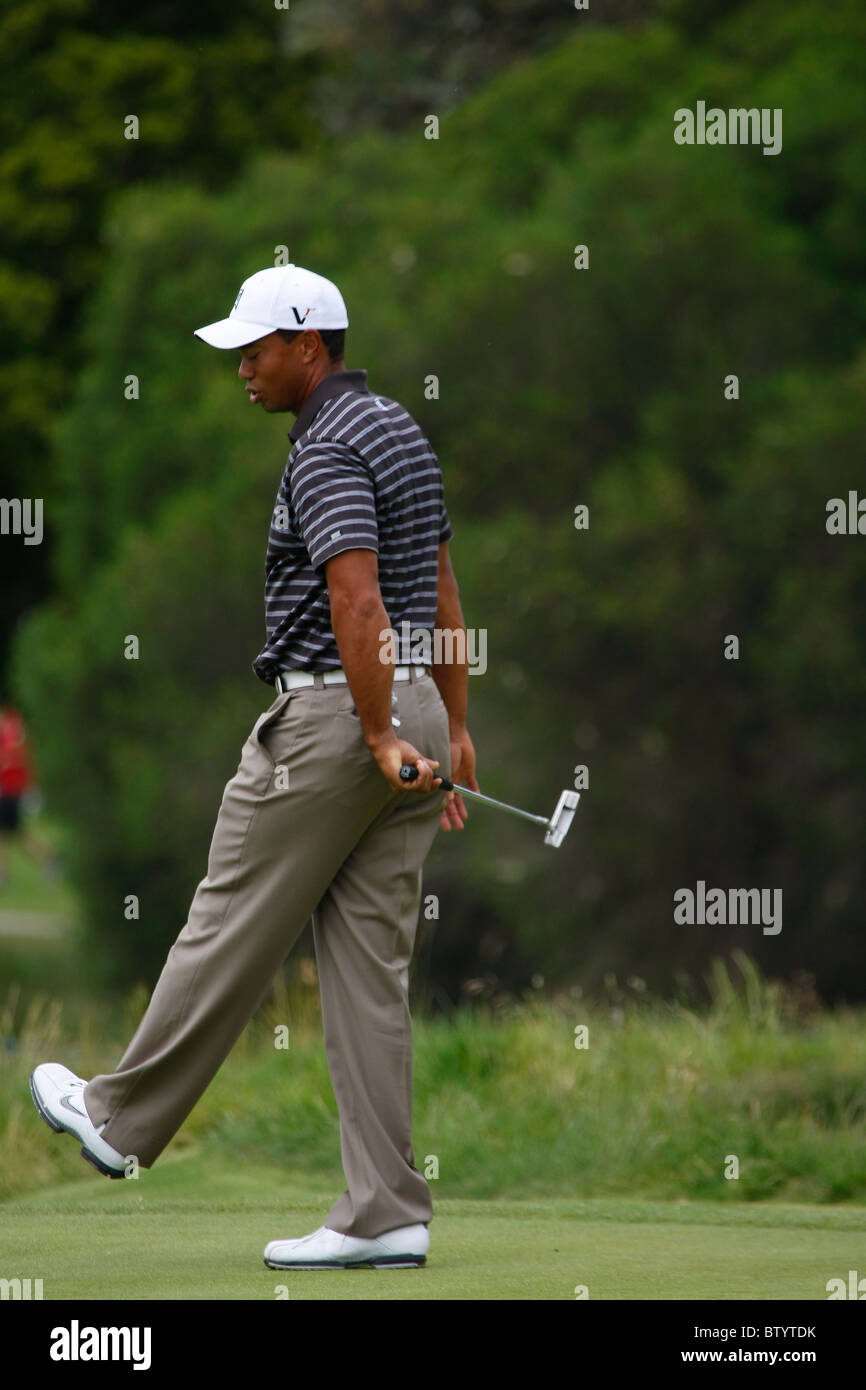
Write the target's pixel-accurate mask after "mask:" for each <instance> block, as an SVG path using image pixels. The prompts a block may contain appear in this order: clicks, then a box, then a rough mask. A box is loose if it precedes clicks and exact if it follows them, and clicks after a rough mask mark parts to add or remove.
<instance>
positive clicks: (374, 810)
mask: <svg viewBox="0 0 866 1390" xmlns="http://www.w3.org/2000/svg"><path fill="white" fill-rule="evenodd" d="M394 695H395V696H396V701H395V703H394V704H393V706H392V708H393V712H394V713H395V714H396V716H397V717H398V718H399V720H400V725H399V728H397V730H396V732H397V733H398V735H399V737H401V738H405V739H407V740H408V741H409V742H410V743H412V744H414V746H415V747H416V748H418V749H419V751H420V752H421V753H423V754H425V755H426V756H427V757H430V758H438V759H439V771H440V772H442V774H443V775H444V776H448V773H449V771H450V742H449V724H448V714H447V710H446V708H445V704H444V702H443V700H442V697H441V695H440V694H439V690H438V688H437V686H436V683H435V681H434V680H433V678H432V676H431V675H430V674H429V673H428V672H427V671H425V669H424V668H414V669H413V672H412V679H411V680H410V681H399V682H398V681H395V682H394ZM444 801H445V793H444V792H441V791H439V792H432V793H428V794H422V793H418V792H412V791H407V792H400V791H395V790H393V789H392V788H391V787H390V786H389V785H388V783H387V782H386V781H385V778H384V777H383V775H382V773H381V771H380V770H379V767H378V765H377V764H376V762H375V761H374V759H373V757H372V755H371V754H370V751H369V749H368V748H367V745H366V743H365V742H364V738H363V732H362V727H361V721H360V719H359V717H358V715H357V714H356V713H355V711H354V706H353V703H352V696H351V692H350V690H349V687H348V685H328V686H325V685H320V684H319V683H318V680H317V684H316V686H309V687H302V688H300V689H294V690H288V691H286V692H284V693H283V694H282V695H278V696H277V698H276V699H275V700H274V702H273V704H272V705H271V706H270V708H269V709H268V710H266V711H265V713H264V714H263V715H261V716H260V717H259V719H258V720H257V721H256V723H255V725H254V727H253V730H252V733H251V734H250V736H249V738H248V739H247V741H246V743H245V744H244V747H243V751H242V755H241V761H240V764H239V766H238V770H237V772H236V774H235V776H234V777H233V778H232V780H231V781H230V782H229V783H228V784H227V786H226V789H225V792H224V794H223V800H222V805H221V807H220V812H219V817H218V819H217V823H216V828H215V830H214V834H213V840H212V842H211V847H210V854H209V857H208V866H207V876H206V877H205V878H204V879H203V880H202V881H201V883H200V884H199V885H198V888H197V889H196V892H195V896H194V898H193V901H192V906H191V908H190V912H189V919H188V921H187V923H186V925H185V926H184V928H183V930H182V931H181V933H180V936H179V937H178V939H177V941H176V942H175V944H174V946H173V947H172V948H171V950H170V952H169V954H168V958H167V960H166V963H165V966H164V968H163V971H162V974H161V975H160V978H159V980H158V982H157V985H156V988H155V990H154V992H153V995H152V997H151V1000H150V1003H149V1005H148V1008H147V1012H146V1013H145V1015H144V1018H143V1019H142V1021H141V1024H140V1025H139V1027H138V1029H137V1031H136V1033H135V1036H134V1037H133V1039H132V1041H131V1043H130V1044H129V1047H128V1048H127V1050H126V1052H125V1054H124V1056H123V1058H122V1059H121V1061H120V1064H119V1066H118V1068H117V1070H116V1071H115V1072H114V1073H110V1074H106V1075H103V1076H96V1077H94V1079H93V1080H92V1081H90V1082H89V1084H88V1085H87V1087H86V1088H85V1091H84V1098H85V1102H86V1105H87V1110H88V1113H89V1115H90V1118H91V1120H92V1121H93V1123H94V1124H95V1125H96V1126H97V1127H98V1126H99V1125H101V1124H102V1123H103V1122H107V1123H106V1127H105V1129H104V1131H103V1134H102V1137H103V1139H104V1140H105V1142H106V1143H107V1144H110V1145H111V1146H112V1147H113V1148H115V1149H117V1150H118V1151H119V1152H120V1153H122V1154H124V1155H125V1156H127V1155H133V1154H134V1155H136V1157H137V1159H138V1162H139V1164H140V1166H141V1167H143V1168H149V1167H150V1166H151V1164H152V1163H153V1162H154V1160H155V1159H156V1158H157V1157H158V1155H159V1154H160V1153H161V1152H162V1150H163V1149H164V1148H165V1146H166V1145H167V1144H168V1142H169V1141H170V1139H171V1138H172V1136H173V1135H174V1134H175V1133H176V1132H177V1130H178V1129H179V1128H180V1126H181V1125H182V1124H183V1122H184V1120H185V1119H186V1117H187V1115H188V1114H189V1112H190V1111H191V1110H192V1108H193V1106H194V1105H195V1103H196V1101H197V1100H198V1099H199V1097H200V1096H201V1094H202V1092H203V1091H204V1090H205V1089H206V1087H207V1086H208V1085H209V1083H210V1082H211V1080H212V1079H213V1077H214V1075H215V1074H216V1072H217V1070H218V1069H219V1067H220V1066H221V1064H222V1062H223V1061H224V1059H225V1058H226V1056H227V1055H228V1053H229V1051H230V1049H231V1047H232V1046H233V1044H234V1043H235V1041H236V1040H237V1038H238V1037H239V1035H240V1033H241V1032H242V1030H243V1028H244V1027H245V1025H246V1023H247V1022H248V1021H249V1019H250V1017H251V1016H252V1014H253V1013H254V1012H255V1010H256V1009H257V1008H258V1007H259V1005H260V1004H261V1003H262V1002H263V1001H264V999H265V998H266V997H267V995H268V993H269V990H270V988H271V986H272V983H273V978H274V975H275V973H276V972H277V970H278V969H279V968H280V966H281V965H282V962H283V961H284V959H285V957H286V955H287V954H288V952H289V951H290V950H291V948H292V946H293V945H294V943H295V941H296V940H297V938H298V936H299V935H300V933H301V931H302V930H303V928H304V926H305V925H306V923H307V922H308V921H309V920H310V918H311V916H312V918H313V935H314V941H315V950H316V962H317V966H318V974H319V982H320V988H321V995H322V1013H323V1022H324V1035H325V1049H326V1053H327V1058H328V1066H329V1070H330V1075H331V1083H332V1085H333V1088H334V1095H335V1098H336V1101H337V1106H338V1108H339V1113H340V1138H341V1149H342V1161H343V1169H344V1172H345V1176H346V1183H347V1189H346V1191H345V1192H344V1193H343V1194H342V1196H341V1197H340V1198H339V1199H338V1200H337V1202H336V1203H335V1204H334V1206H333V1207H332V1208H331V1211H330V1212H329V1214H328V1216H327V1217H326V1218H325V1220H324V1223H323V1224H325V1225H327V1226H329V1227H331V1228H332V1229H333V1230H336V1231H341V1232H342V1233H343V1234H345V1235H352V1236H358V1237H372V1236H376V1235H380V1234H381V1233H382V1232H384V1231H388V1230H393V1229H394V1228H395V1227H398V1226H409V1225H414V1224H415V1223H417V1222H425V1223H426V1222H429V1221H430V1220H431V1219H432V1203H431V1199H430V1191H429V1188H428V1186H427V1183H426V1181H425V1179H424V1177H423V1176H422V1174H421V1173H419V1172H418V1171H417V1169H416V1168H415V1164H414V1155H413V1150H412V1135H411V1130H412V1024H411V1019H410V1014H409V1003H408V982H409V963H410V960H411V957H412V951H413V947H414V943H415V932H416V928H417V923H418V913H419V908H420V900H421V866H422V864H423V862H424V859H425V858H426V855H427V853H428V851H429V849H430V847H431V845H432V843H433V840H434V838H435V835H436V830H437V827H438V823H439V817H440V815H441V812H442V808H443V805H444ZM291 1055H292V1054H291V1052H290V1051H288V1052H276V1051H275V1054H274V1063H273V1067H274V1085H275V1087H276V1086H279V1084H280V1069H281V1068H282V1067H285V1066H287V1065H289V1066H290V1065H291Z"/></svg>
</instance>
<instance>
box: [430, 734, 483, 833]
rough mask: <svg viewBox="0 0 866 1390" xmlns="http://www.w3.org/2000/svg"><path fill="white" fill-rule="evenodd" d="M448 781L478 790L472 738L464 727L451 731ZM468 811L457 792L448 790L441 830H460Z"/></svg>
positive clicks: (474, 790)
mask: <svg viewBox="0 0 866 1390" xmlns="http://www.w3.org/2000/svg"><path fill="white" fill-rule="evenodd" d="M448 780H449V781H450V782H459V783H460V784H461V786H464V787H469V789H470V791H473V792H480V791H481V788H480V787H479V785H478V783H477V782H476V780H475V749H474V748H473V746H472V739H471V738H470V737H469V734H468V733H467V732H466V730H465V729H459V730H454V729H452V731H451V776H450V778H449V779H448ZM468 815H469V812H468V811H467V810H466V803H465V801H464V800H463V797H462V796H461V795H460V793H459V792H448V793H447V794H446V796H445V810H444V811H443V812H442V818H441V820H440V822H439V824H440V825H441V827H442V829H443V830H450V829H451V827H452V826H453V827H454V829H455V830H462V829H463V825H464V822H465V821H466V819H467V817H468Z"/></svg>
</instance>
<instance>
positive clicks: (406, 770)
mask: <svg viewBox="0 0 866 1390" xmlns="http://www.w3.org/2000/svg"><path fill="white" fill-rule="evenodd" d="M436 776H437V777H438V776H439V773H436ZM400 777H401V778H402V780H403V781H404V782H415V781H417V780H418V769H417V767H412V766H411V765H409V764H407V763H404V764H403V766H402V767H401V768H400ZM436 791H443V792H460V794H461V796H471V797H473V799H474V800H475V801H486V802H487V805H488V806H498V807H499V809H500V811H510V812H511V814H512V815H513V816H522V818H523V819H524V820H533V821H535V823H536V825H543V826H545V828H546V831H547V833H546V835H545V837H544V843H545V844H546V845H552V846H553V848H554V849H559V846H560V845H561V844H562V842H563V840H564V839H565V837H566V835H567V834H568V830H569V826H570V825H571V822H572V821H573V820H574V812H575V810H576V808H577V803H578V801H579V800H580V792H573V791H569V789H568V788H566V789H565V791H564V792H562V793H561V795H560V798H559V800H558V802H557V803H556V810H555V811H554V813H553V815H552V816H551V817H550V819H549V820H548V819H547V817H546V816H534V815H532V813H531V811H521V810H520V808H519V806H509V805H508V802H507V801H494V799H493V797H492V796H484V795H483V794H482V793H481V792H474V791H472V790H471V789H470V788H469V787H461V786H460V783H459V782H449V780H448V778H447V777H443V778H442V781H441V782H440V784H439V786H438V787H437V788H436Z"/></svg>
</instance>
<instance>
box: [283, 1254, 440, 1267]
mask: <svg viewBox="0 0 866 1390" xmlns="http://www.w3.org/2000/svg"><path fill="white" fill-rule="evenodd" d="M426 1263H427V1256H426V1255H383V1256H382V1258H381V1259H378V1260H347V1261H346V1262H345V1263H343V1262H342V1261H340V1262H337V1261H336V1260H319V1261H318V1263H314V1262H313V1261H312V1260H310V1261H308V1262H307V1263H306V1264H284V1265H280V1264H275V1263H274V1261H273V1260H265V1264H266V1265H267V1267H268V1269H283V1270H292V1269H420V1268H421V1267H422V1266H423V1265H425V1264H426Z"/></svg>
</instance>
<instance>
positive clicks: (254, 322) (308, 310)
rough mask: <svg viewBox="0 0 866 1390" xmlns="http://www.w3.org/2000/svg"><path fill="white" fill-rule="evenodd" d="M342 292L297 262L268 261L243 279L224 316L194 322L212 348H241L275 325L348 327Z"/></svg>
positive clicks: (291, 326) (296, 329) (274, 327)
mask: <svg viewBox="0 0 866 1390" xmlns="http://www.w3.org/2000/svg"><path fill="white" fill-rule="evenodd" d="M348 327H349V319H348V315H347V314H346V306H345V304H344V303H343V296H342V295H341V294H340V291H339V290H338V289H337V286H336V285H334V284H332V282H331V281H330V280H326V279H325V278H324V276H323V275H316V274H314V272H313V271H312V270H304V269H303V268H302V267H301V266H299V265H278V266H271V267H270V268H269V269H268V270H257V271H256V273H255V275H251V276H250V277H249V279H248V280H244V283H243V284H242V285H241V287H240V290H239V291H238V297H237V299H236V300H235V302H234V304H233V305H232V309H231V313H230V314H229V316H228V318H227V319H218V320H217V322H216V323H208V324H205V326H204V328H196V329H195V336H196V337H197V338H201V339H202V340H203V341H204V342H205V343H210V345H211V347H216V348H240V347H246V345H247V343H254V342H255V341H256V339H257V338H264V337H265V336H266V335H267V334H268V333H273V332H274V331H275V329H277V328H287V329H293V330H295V331H296V332H300V331H301V329H304V328H321V329H326V328H348Z"/></svg>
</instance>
